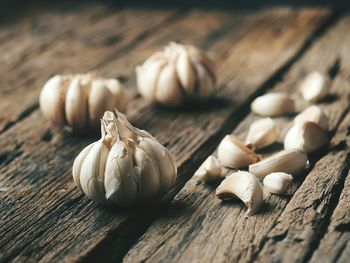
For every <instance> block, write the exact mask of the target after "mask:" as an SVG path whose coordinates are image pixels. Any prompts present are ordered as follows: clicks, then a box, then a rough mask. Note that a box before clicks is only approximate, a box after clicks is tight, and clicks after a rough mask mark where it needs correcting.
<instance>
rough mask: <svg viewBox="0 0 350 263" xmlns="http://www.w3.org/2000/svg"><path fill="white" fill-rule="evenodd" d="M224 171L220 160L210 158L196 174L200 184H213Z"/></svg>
mask: <svg viewBox="0 0 350 263" xmlns="http://www.w3.org/2000/svg"><path fill="white" fill-rule="evenodd" d="M221 172H222V169H221V165H220V162H219V160H218V159H216V158H215V157H214V156H212V155H211V156H209V157H208V158H207V159H206V160H205V161H204V163H202V165H201V166H200V167H199V168H198V170H197V171H196V172H195V174H194V178H196V179H197V180H198V181H200V182H213V181H216V180H218V179H219V178H220V175H221Z"/></svg>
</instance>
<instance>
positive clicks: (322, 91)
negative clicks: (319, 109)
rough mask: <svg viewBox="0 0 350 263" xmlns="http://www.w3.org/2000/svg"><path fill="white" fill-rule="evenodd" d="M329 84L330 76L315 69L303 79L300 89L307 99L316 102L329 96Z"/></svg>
mask: <svg viewBox="0 0 350 263" xmlns="http://www.w3.org/2000/svg"><path fill="white" fill-rule="evenodd" d="M329 86H330V80H329V78H328V77H326V76H324V75H323V74H321V73H320V72H318V71H314V72H312V73H310V74H309V75H307V76H306V78H305V79H304V80H303V81H302V83H301V84H300V87H299V90H300V92H301V94H302V95H303V98H304V99H305V100H308V101H313V102H316V101H319V100H321V99H323V98H324V97H325V96H327V94H328V90H329Z"/></svg>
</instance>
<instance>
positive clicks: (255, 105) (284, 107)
mask: <svg viewBox="0 0 350 263" xmlns="http://www.w3.org/2000/svg"><path fill="white" fill-rule="evenodd" d="M251 109H252V111H253V112H254V113H256V114H258V115H260V116H266V117H272V116H277V115H281V114H284V113H291V112H294V101H293V100H292V99H291V98H290V96H289V95H287V94H285V93H281V92H272V93H268V94H265V95H263V96H260V97H257V98H256V99H255V100H254V101H253V102H252V105H251Z"/></svg>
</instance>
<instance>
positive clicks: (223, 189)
mask: <svg viewBox="0 0 350 263" xmlns="http://www.w3.org/2000/svg"><path fill="white" fill-rule="evenodd" d="M215 194H216V196H217V197H218V198H220V199H228V198H232V197H237V198H239V199H240V200H242V201H243V202H244V204H245V205H246V206H247V208H248V211H247V215H248V216H251V215H253V214H255V213H256V212H257V211H258V210H259V208H260V206H261V205H262V203H263V202H264V194H263V188H262V186H261V184H260V182H259V180H258V179H257V178H256V177H255V176H254V175H252V174H251V173H248V172H244V171H238V172H235V173H232V174H231V175H229V176H227V177H226V178H225V179H224V180H223V181H222V182H221V184H220V185H219V186H218V188H217V189H216V192H215Z"/></svg>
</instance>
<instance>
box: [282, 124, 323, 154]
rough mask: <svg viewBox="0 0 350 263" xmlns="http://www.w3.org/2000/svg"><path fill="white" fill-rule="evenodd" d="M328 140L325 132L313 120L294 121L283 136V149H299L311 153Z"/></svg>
mask: <svg viewBox="0 0 350 263" xmlns="http://www.w3.org/2000/svg"><path fill="white" fill-rule="evenodd" d="M328 142H329V138H328V136H327V133H326V132H325V131H324V130H323V129H322V128H321V127H320V126H319V125H317V124H316V123H314V122H310V121H308V122H302V123H296V124H295V125H294V126H293V127H292V128H290V129H289V131H288V132H287V134H286V137H285V138H284V148H285V149H301V150H304V151H305V152H307V153H312V152H314V151H316V150H317V149H319V148H321V147H322V146H324V145H326V144H327V143H328Z"/></svg>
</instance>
